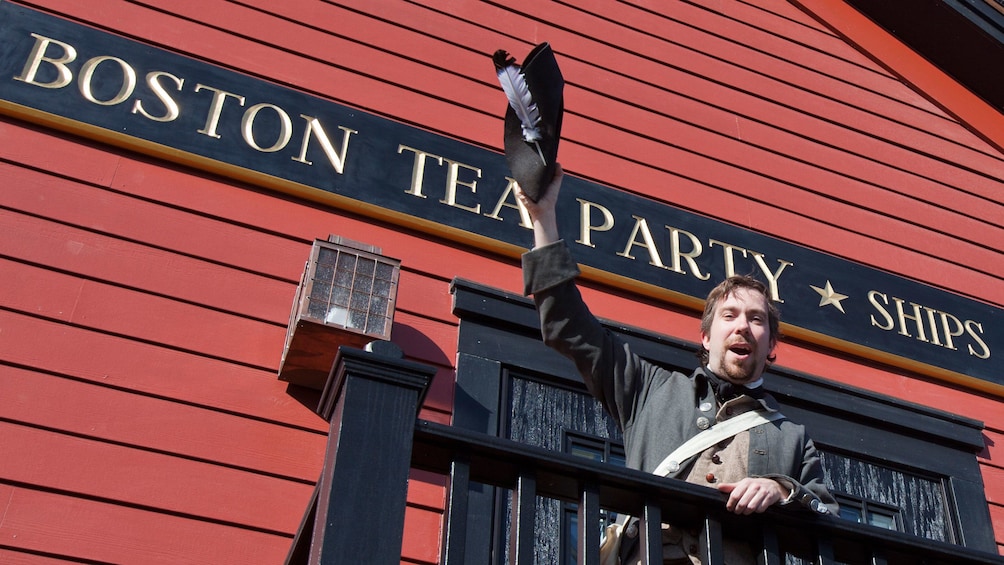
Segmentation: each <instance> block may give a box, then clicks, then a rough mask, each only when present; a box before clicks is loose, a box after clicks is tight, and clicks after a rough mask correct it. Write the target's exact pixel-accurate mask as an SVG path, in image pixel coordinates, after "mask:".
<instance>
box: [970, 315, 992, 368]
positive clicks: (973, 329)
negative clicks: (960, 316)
mask: <svg viewBox="0 0 1004 565" xmlns="http://www.w3.org/2000/svg"><path fill="white" fill-rule="evenodd" d="M966 333H968V334H969V335H970V336H971V337H972V338H973V341H975V342H976V344H977V345H979V347H980V351H979V353H977V352H976V350H975V349H973V345H972V344H969V345H968V346H966V347H967V348H968V349H969V354H970V355H972V356H974V357H979V358H980V359H989V358H990V346H988V345H987V342H985V341H983V338H982V337H980V336H981V335H982V334H983V324H981V323H980V322H977V321H975V320H966Z"/></svg>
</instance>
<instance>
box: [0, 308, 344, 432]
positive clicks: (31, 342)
mask: <svg viewBox="0 0 1004 565" xmlns="http://www.w3.org/2000/svg"><path fill="white" fill-rule="evenodd" d="M0 327H2V328H3V339H0V360H3V361H5V362H7V363H11V364H16V365H22V366H26V367H35V368H37V369H38V370H39V371H45V372H52V373H57V374H61V375H67V376H69V377H73V378H75V379H81V380H86V381H93V382H96V383H100V384H103V385H107V386H112V387H116V388H118V389H122V390H129V391H134V392H137V393H141V394H144V395H149V396H155V397H160V398H170V399H174V400H176V401H178V402H181V403H185V404H188V405H192V406H203V407H206V408H211V409H216V410H221V411H226V412H231V413H236V414H245V415H247V416H249V417H252V418H255V419H260V420H263V421H273V422H279V423H283V424H286V425H289V426H296V427H299V428H302V429H309V430H314V431H318V432H323V433H327V430H328V425H327V424H326V423H325V422H324V421H323V420H322V419H321V418H320V416H318V415H317V414H315V413H314V409H315V408H316V407H317V403H316V399H315V401H314V403H313V404H312V405H309V406H306V405H303V404H301V403H300V402H298V401H297V400H296V399H295V398H293V397H291V396H290V395H289V394H287V392H286V388H287V385H286V383H283V382H281V381H279V380H277V379H276V378H275V372H272V371H265V370H262V369H252V368H250V367H246V366H243V365H237V364H234V363H229V362H226V361H221V360H216V359H210V358H207V357H202V356H198V355H193V354H191V353H185V352H181V351H177V350H174V349H166V348H163V347H159V346H156V345H152V344H148V343H142V342H138V341H134V340H131V339H129V338H125V337H118V336H111V335H108V334H105V333H102V332H97V331H92V330H87V329H83V328H78V327H73V326H67V325H63V324H60V323H57V322H52V321H47V320H40V319H37V318H34V317H31V316H26V315H23V314H17V313H14V312H8V311H3V310H0Z"/></svg>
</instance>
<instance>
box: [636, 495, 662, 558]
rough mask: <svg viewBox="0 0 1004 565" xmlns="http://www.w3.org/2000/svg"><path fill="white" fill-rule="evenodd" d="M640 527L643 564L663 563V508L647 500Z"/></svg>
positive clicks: (639, 523) (640, 551)
mask: <svg viewBox="0 0 1004 565" xmlns="http://www.w3.org/2000/svg"><path fill="white" fill-rule="evenodd" d="M638 527H639V528H640V532H639V533H638V535H639V536H640V537H639V544H640V545H639V548H638V549H639V554H640V556H641V558H642V561H641V562H642V564H643V565H662V509H660V508H659V506H658V505H656V504H655V503H653V502H646V503H645V508H644V509H642V516H641V521H640V522H638Z"/></svg>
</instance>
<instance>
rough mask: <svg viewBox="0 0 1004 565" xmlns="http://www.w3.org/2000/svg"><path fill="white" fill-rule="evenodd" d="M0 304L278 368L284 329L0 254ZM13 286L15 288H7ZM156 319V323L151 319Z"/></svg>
mask: <svg viewBox="0 0 1004 565" xmlns="http://www.w3.org/2000/svg"><path fill="white" fill-rule="evenodd" d="M0 274H2V275H3V277H4V279H5V280H6V281H13V284H12V285H11V287H8V292H6V293H4V294H0V306H3V307H7V308H11V309H14V310H18V311H21V312H25V313H31V314H36V315H41V316H44V317H47V318H52V319H55V320H60V321H65V322H70V323H73V324H77V325H81V326H84V327H87V328H90V329H96V330H101V331H106V332H110V333H114V334H119V335H129V336H133V337H135V338H136V339H140V340H146V341H151V342H154V343H159V344H162V345H166V346H169V347H177V348H181V349H184V350H187V351H193V352H197V353H200V354H203V355H210V356H213V357H218V358H222V359H228V360H234V361H238V362H241V363H246V364H249V365H253V366H257V367H263V368H268V369H278V367H279V360H280V357H281V355H282V345H283V342H284V341H285V337H286V328H285V327H284V326H280V325H278V324H263V323H261V322H256V321H253V320H249V319H247V318H241V317H238V316H234V315H232V314H225V313H222V312H217V311H214V310H208V309H206V308H202V307H198V306H194V305H190V304H185V303H181V302H177V301H175V300H171V299H168V298H162V297H159V296H153V295H149V294H143V293H140V292H137V291H133V290H129V289H125V288H120V287H114V286H111V285H108V284H104V283H99V282H95V281H90V280H85V279H79V278H74V277H71V276H68V275H65V274H62V273H57V272H55V271H49V270H45V269H42V268H39V267H34V266H30V265H24V264H21V263H15V262H12V261H7V260H2V259H0ZM13 288H17V289H18V292H17V293H11V292H10V290H12V289H13ZM153 322H156V323H153Z"/></svg>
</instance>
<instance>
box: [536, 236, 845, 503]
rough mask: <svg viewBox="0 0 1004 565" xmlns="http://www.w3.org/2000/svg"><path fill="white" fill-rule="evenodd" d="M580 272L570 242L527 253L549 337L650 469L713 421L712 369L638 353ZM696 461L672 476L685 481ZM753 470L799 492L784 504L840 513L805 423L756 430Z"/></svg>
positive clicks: (630, 459)
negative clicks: (680, 368)
mask: <svg viewBox="0 0 1004 565" xmlns="http://www.w3.org/2000/svg"><path fill="white" fill-rule="evenodd" d="M578 274H579V269H578V266H577V265H576V264H575V261H574V260H573V259H572V256H571V253H570V252H569V250H568V248H567V246H566V245H565V244H564V242H557V243H554V244H552V245H549V246H546V247H541V248H537V249H534V250H531V251H529V252H527V253H526V254H524V255H523V275H524V292H525V293H526V294H528V295H531V294H532V295H533V298H534V301H535V302H536V304H537V309H538V312H539V314H540V319H541V332H542V335H543V338H544V341H545V343H547V345H549V346H550V347H552V348H553V349H555V350H557V351H558V352H560V353H561V354H563V355H565V356H566V357H568V358H569V359H571V360H572V361H573V362H574V363H575V365H576V367H577V368H578V371H579V373H580V374H581V375H582V378H583V379H584V381H585V384H586V387H587V388H588V390H589V392H590V393H591V394H592V395H593V396H595V397H596V398H597V399H598V400H599V401H600V402H601V403H602V404H603V406H604V408H605V409H606V410H607V412H609V414H610V415H611V416H612V417H613V418H614V419H615V420H616V421H617V422H618V424H619V425H620V427H621V430H622V431H623V433H624V444H625V445H624V448H625V452H626V455H627V464H628V466H629V467H631V468H634V469H641V470H643V471H648V472H652V471H653V470H654V469H655V468H656V467H657V466H658V465H659V463H661V462H662V460H663V459H664V458H665V457H666V455H668V454H669V453H671V452H672V451H673V450H674V449H676V448H677V447H678V446H679V445H681V444H682V443H684V442H685V441H686V440H688V439H690V438H691V437H693V436H694V435H696V434H698V433H700V431H701V428H700V427H699V425H698V420H699V419H701V418H702V417H703V418H707V419H708V420H710V421H711V422H714V421H715V411H716V410H717V403H716V401H715V398H714V393H713V391H712V389H711V386H710V385H709V383H708V378H707V374H706V373H705V369H701V368H699V369H697V370H695V371H694V372H693V374H691V375H685V374H683V373H680V372H677V371H671V370H668V369H665V368H663V367H660V366H657V365H655V364H653V363H650V362H648V361H646V360H645V359H642V358H641V357H639V356H637V355H635V354H634V353H632V351H631V348H630V346H629V345H628V344H627V343H625V342H624V341H622V340H620V339H618V338H617V337H616V336H615V335H613V334H612V333H611V332H609V331H607V330H606V329H605V328H604V327H603V326H602V325H601V324H600V323H599V321H598V320H596V318H595V317H594V316H593V315H592V314H591V313H590V312H589V309H588V308H587V306H586V305H585V303H584V302H583V300H582V297H581V295H580V294H579V290H578V288H577V287H576V286H575V283H574V279H575V278H576V277H577V276H578ZM761 402H762V403H763V404H764V406H765V408H767V409H768V410H778V409H779V406H778V404H777V401H775V400H774V399H773V398H772V397H770V396H769V395H766V397H765V398H764V399H763V400H761ZM702 408H705V410H702ZM705 427H706V426H705ZM694 459H696V456H695V457H693V458H691V459H690V460H688V461H685V462H681V463H682V464H681V466H680V468H679V469H678V470H677V471H676V472H674V473H671V474H670V475H668V476H670V477H672V478H680V479H685V478H686V476H687V475H686V473H687V471H688V469H689V468H690V467H691V466H692V463H693V460H694ZM748 469H749V474H750V476H752V477H769V478H773V479H775V480H778V481H779V482H781V483H782V484H783V485H785V486H786V487H788V488H789V489H790V490H791V491H792V492H793V494H792V496H791V497H789V499H788V500H787V501H785V502H784V503H783V504H788V503H790V502H795V501H797V502H798V503H800V504H798V505H797V506H800V507H804V508H813V509H814V510H815V511H816V512H818V513H826V512H827V511H829V512H832V513H835V512H836V511H837V508H838V507H837V505H836V502H835V501H834V499H833V497H832V496H831V495H830V493H829V492H828V491H827V489H826V486H825V484H824V482H823V472H822V467H821V465H820V460H819V455H818V453H817V451H816V448H815V446H814V445H813V443H812V440H811V439H810V438H809V437H808V436H807V435H806V432H805V428H804V427H803V426H801V425H799V424H796V423H794V422H791V421H789V420H787V419H784V420H779V421H776V422H772V423H768V424H763V425H760V426H756V427H754V428H752V429H750V430H749V460H748ZM821 508H825V509H826V510H821Z"/></svg>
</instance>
